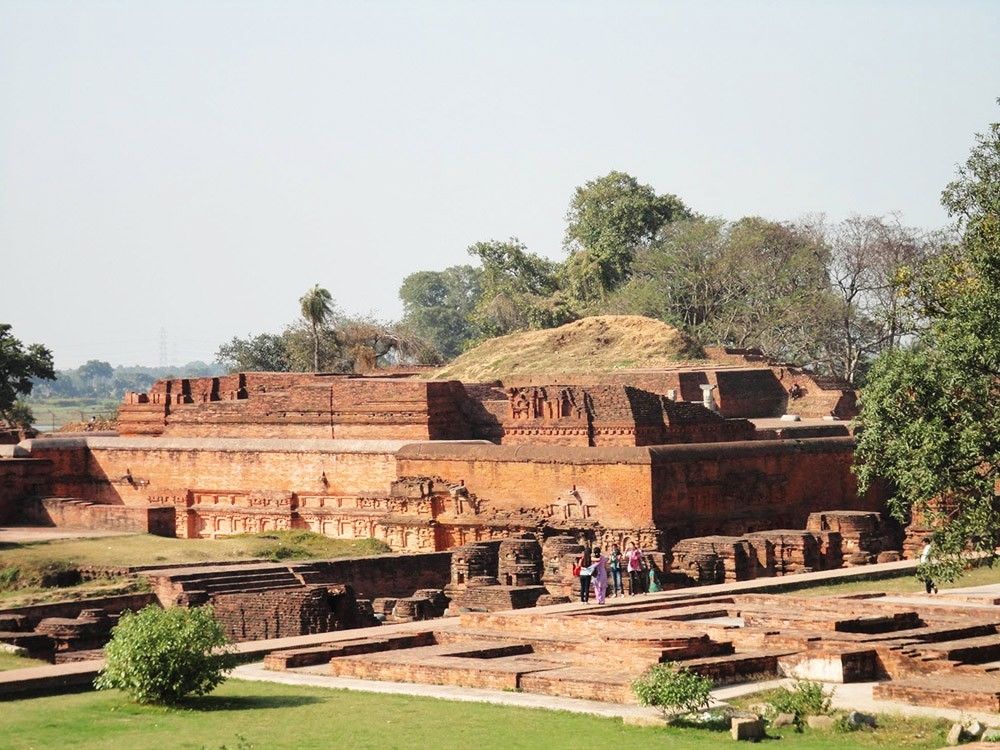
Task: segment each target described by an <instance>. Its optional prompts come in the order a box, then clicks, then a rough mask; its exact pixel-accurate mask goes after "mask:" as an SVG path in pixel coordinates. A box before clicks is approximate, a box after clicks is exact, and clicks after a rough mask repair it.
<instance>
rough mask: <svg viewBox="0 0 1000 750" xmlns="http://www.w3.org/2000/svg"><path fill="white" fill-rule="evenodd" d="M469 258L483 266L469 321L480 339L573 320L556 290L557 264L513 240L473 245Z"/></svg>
mask: <svg viewBox="0 0 1000 750" xmlns="http://www.w3.org/2000/svg"><path fill="white" fill-rule="evenodd" d="M469 255H473V256H475V257H477V258H479V260H480V262H481V263H482V276H481V277H480V283H481V285H482V295H481V296H480V298H479V302H478V303H477V305H476V308H475V311H474V312H473V314H472V320H473V322H474V324H475V325H476V326H477V327H478V328H479V330H480V331H481V332H482V334H483V335H484V336H486V337H494V336H503V335H506V334H508V333H513V332H515V331H524V330H528V329H538V328H551V327H554V326H559V325H562V324H563V323H568V322H570V321H572V320H575V319H576V317H577V316H576V314H575V313H574V312H573V310H572V309H571V306H570V305H569V303H568V301H567V300H566V298H565V296H564V295H563V294H562V293H561V292H560V289H559V277H558V272H559V265H558V264H557V263H554V262H552V261H550V260H546V259H545V258H542V257H541V256H538V255H535V254H534V253H530V252H528V248H527V247H526V246H525V245H524V244H523V243H522V242H521V241H520V240H519V239H517V237H511V238H510V239H509V240H508V241H507V242H499V241H497V240H490V241H489V242H477V243H476V244H474V245H472V246H471V247H470V248H469Z"/></svg>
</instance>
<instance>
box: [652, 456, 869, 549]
mask: <svg viewBox="0 0 1000 750" xmlns="http://www.w3.org/2000/svg"><path fill="white" fill-rule="evenodd" d="M650 451H651V453H652V456H653V458H652V460H653V469H652V481H653V490H652V492H653V497H654V498H655V499H654V504H655V505H654V508H655V510H654V516H655V524H656V526H657V528H659V529H661V530H663V531H664V532H665V533H664V542H665V543H666V544H667V545H669V544H671V543H672V542H673V541H676V540H677V539H681V538H684V537H690V536H711V535H716V534H719V535H724V536H739V535H742V534H746V533H748V532H752V531H758V530H765V529H775V528H790V529H798V528H805V527H806V523H807V520H808V518H809V514H810V513H813V512H817V511H823V510H829V509H833V508H835V509H840V510H872V511H880V510H882V509H883V506H884V502H883V500H884V499H883V497H882V496H881V494H880V493H878V492H870V493H868V495H866V496H864V497H858V494H857V482H856V480H855V477H854V474H853V473H852V472H851V463H852V460H853V452H854V439H853V438H851V437H839V438H818V439H808V440H781V441H777V440H765V441H754V442H744V443H726V444H722V445H678V446H669V447H657V448H651V449H650Z"/></svg>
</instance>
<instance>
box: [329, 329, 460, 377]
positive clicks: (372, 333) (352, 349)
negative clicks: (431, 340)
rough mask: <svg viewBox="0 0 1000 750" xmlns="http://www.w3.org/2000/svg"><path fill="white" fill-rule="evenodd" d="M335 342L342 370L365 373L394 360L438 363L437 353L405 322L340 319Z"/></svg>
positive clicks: (394, 361) (413, 362) (412, 362)
mask: <svg viewBox="0 0 1000 750" xmlns="http://www.w3.org/2000/svg"><path fill="white" fill-rule="evenodd" d="M337 340H338V344H339V346H340V348H341V350H342V351H343V353H344V355H345V359H346V362H347V363H348V366H347V367H346V368H345V371H346V372H357V373H365V372H372V371H373V370H377V369H378V368H380V367H387V366H390V365H396V364H440V361H441V359H440V355H439V354H438V352H437V351H436V350H435V349H434V348H433V347H432V346H430V345H429V344H428V343H427V342H426V341H425V340H424V339H422V338H421V337H420V336H419V335H417V334H415V333H414V332H413V331H412V330H411V329H409V328H407V327H406V326H405V325H400V324H397V323H393V322H385V321H380V320H377V319H376V318H373V317H370V316H356V317H349V318H343V319H341V321H340V323H339V325H338V330H337Z"/></svg>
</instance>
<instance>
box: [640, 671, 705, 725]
mask: <svg viewBox="0 0 1000 750" xmlns="http://www.w3.org/2000/svg"><path fill="white" fill-rule="evenodd" d="M632 692H633V693H634V694H635V697H636V698H638V699H639V703H640V705H643V706H655V707H657V708H659V709H660V713H661V714H663V717H664V718H665V719H667V720H668V721H670V720H672V719H674V718H675V717H677V716H679V715H681V714H686V713H694V712H695V711H701V710H703V709H705V708H708V702H709V696H710V694H711V692H712V681H711V680H710V679H709V678H708V677H702V676H701V675H699V674H695V673H694V672H691V671H690V670H689V669H687V667H678V666H677V665H676V664H672V663H670V662H667V663H665V664H656V665H654V666H652V667H650V668H649V669H647V670H646V671H645V672H644V673H643V675H642V676H641V677H639V678H637V679H636V680H634V681H633V682H632Z"/></svg>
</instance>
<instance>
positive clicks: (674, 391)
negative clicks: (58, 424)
mask: <svg viewBox="0 0 1000 750" xmlns="http://www.w3.org/2000/svg"><path fill="white" fill-rule="evenodd" d="M724 356H726V357H730V358H732V359H733V364H723V365H716V366H712V367H707V368H702V369H698V368H691V367H685V368H678V369H677V370H664V371H649V372H639V373H615V374H610V375H602V376H590V377H580V378H574V380H573V382H567V379H566V378H564V377H560V376H544V377H531V378H521V379H515V380H511V382H509V383H481V384H463V383H460V382H457V381H441V382H438V381H426V380H418V379H412V378H411V379H406V378H401V377H395V378H386V377H381V378H365V377H348V376H339V375H338V376H331V375H314V374H307V373H297V374H284V373H243V374H236V375H231V376H226V377H217V378H196V379H179V380H163V381H158V382H157V383H156V384H155V385H154V386H153V388H152V389H151V390H150V392H149V393H148V394H129V396H128V398H127V399H126V403H125V404H124V405H123V406H122V410H121V419H120V426H121V431H122V436H120V437H107V436H87V435H85V436H77V437H69V438H42V439H35V440H29V441H25V442H23V443H21V444H19V445H18V446H13V447H12V449H11V452H10V459H5V460H3V461H0V471H2V472H4V473H5V474H7V475H11V473H12V472H13V484H14V486H15V488H16V489H15V491H14V493H6V494H9V495H12V496H13V495H18V500H19V501H22V500H23V499H24V498H29V497H34V498H36V499H35V500H32V501H31V502H30V503H28V504H27V505H26V506H25V508H27V509H28V510H29V515H30V513H31V512H33V513H34V517H35V518H36V519H45V520H48V521H49V522H51V523H55V524H63V525H73V526H83V527H101V528H120V529H123V530H146V531H151V532H153V533H161V534H169V533H173V534H175V535H176V536H179V537H183V538H215V537H219V536H225V535H229V534H239V533H254V532H262V531H268V530H280V529H309V530H313V531H316V532H318V533H321V534H325V535H328V536H333V537H338V538H369V537H374V538H377V539H381V540H384V541H386V542H387V543H388V544H389V545H390V546H391V547H392V548H393V549H396V550H408V551H434V550H447V549H450V548H453V547H461V546H463V545H467V544H470V543H473V542H481V541H489V540H503V539H511V538H516V537H519V536H522V535H524V534H530V535H533V536H534V538H535V539H538V540H542V539H544V538H546V537H550V536H553V535H568V536H570V537H573V538H575V539H577V540H579V541H587V542H588V543H597V544H601V545H602V546H606V547H609V548H610V546H611V544H614V543H618V544H620V545H622V548H623V549H624V546H625V545H626V544H627V543H628V542H630V541H634V542H636V543H637V544H638V545H639V546H641V547H642V548H643V549H646V550H659V551H664V552H667V551H669V550H670V548H671V547H672V545H673V544H675V543H676V542H677V541H679V540H681V539H685V538H691V537H696V536H708V535H722V536H742V535H746V534H749V533H753V532H763V531H768V530H771V529H775V528H779V529H780V528H791V529H802V528H804V527H805V525H806V519H807V518H808V516H809V514H810V513H813V512H817V511H824V510H827V509H830V508H838V509H844V510H862V511H878V510H881V502H880V497H879V496H878V494H877V493H873V494H871V495H869V496H867V497H858V496H857V492H856V484H855V481H854V477H853V475H852V474H851V472H850V464H851V460H852V452H853V438H852V437H851V436H850V435H849V433H848V431H847V430H846V429H845V427H844V425H843V424H839V423H835V422H818V421H817V422H815V423H813V424H811V425H809V426H803V427H801V428H795V427H787V428H782V429H781V430H780V431H778V430H775V429H774V428H772V427H769V428H768V429H767V430H763V431H761V430H757V429H756V428H755V426H754V424H753V423H752V422H750V421H749V420H748V419H746V418H744V417H750V416H772V417H773V416H776V415H778V414H781V413H783V412H785V411H786V410H788V409H789V408H790V403H791V401H795V403H796V404H797V405H799V406H801V405H802V404H804V403H805V401H806V399H807V398H812V399H813V402H816V403H818V401H816V400H817V399H818V398H819V396H818V395H816V394H818V393H820V392H822V393H829V394H834V393H836V394H837V399H838V401H837V403H838V404H840V406H838V407H837V408H842V407H843V408H846V407H844V404H845V403H846V400H849V399H848V393H847V392H846V391H842V390H841V391H837V390H824V389H823V388H822V387H821V384H820V383H819V382H818V381H816V380H815V379H810V378H808V377H807V376H806V375H805V374H803V373H796V372H792V371H788V370H785V369H784V368H774V367H768V366H766V365H764V364H762V363H760V362H756V361H753V359H752V357H750V356H749V355H747V354H746V353H743V354H734V353H727V354H725V355H724ZM740 357H742V360H739V358H740ZM737 360H739V361H737ZM793 382H794V383H796V384H799V385H802V384H804V385H802V390H803V394H801V395H800V396H799V398H797V399H791V397H790V395H789V391H788V389H789V388H790V387H791V384H792V383H793ZM810 393H811V394H812V395H811V396H810ZM831 398H832V395H831ZM800 402H801V403H800ZM824 403H826V402H824ZM824 408H825V406H824ZM22 459H25V460H22ZM3 494H4V490H0V513H4V512H5V514H6V516H7V517H8V518H9V517H10V516H12V515H13V512H14V511H15V510H19V511H22V512H23V509H22V508H19V507H12V505H11V504H10V503H8V505H7V507H6V508H4V507H3V502H2V501H3ZM40 498H47V499H45V500H41V499H40ZM31 509H34V510H33V511H32V510H31ZM772 546H773V549H776V550H777V551H778V553H779V554H778V559H777V563H776V564H777V565H778V566H779V567H782V566H785V567H787V564H786V563H784V562H782V557H781V554H782V550H784V549H785V547H786V546H787V545H783V544H781V543H778V544H777V545H776V546H774V545H772ZM801 547H802V544H792V545H791V547H789V548H790V549H791V548H795V549H799V548H801ZM858 554H859V555H860V554H861V551H860V550H859V551H858ZM859 561H860V558H859ZM760 564H761V565H764V566H765V567H766V566H768V565H770V564H771V563H769V562H768V561H767V560H761V561H760ZM789 564H793V565H798V566H800V567H805V568H809V567H813V566H812V565H811V564H809V563H807V562H806V561H804V560H803V561H798V560H796V561H794V562H793V563H789ZM508 575H512V574H510V573H509V572H505V573H504V574H503V578H504V580H500V581H498V583H500V584H503V585H506V580H505V579H506V577H507V576H508ZM513 577H516V575H514V576H513ZM550 595H557V592H550Z"/></svg>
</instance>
